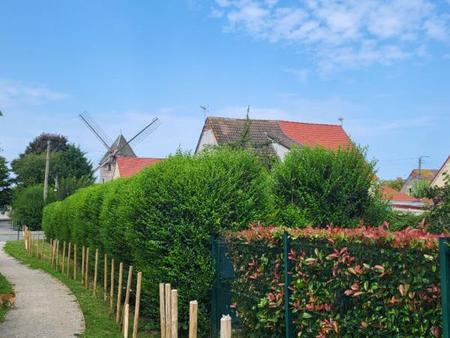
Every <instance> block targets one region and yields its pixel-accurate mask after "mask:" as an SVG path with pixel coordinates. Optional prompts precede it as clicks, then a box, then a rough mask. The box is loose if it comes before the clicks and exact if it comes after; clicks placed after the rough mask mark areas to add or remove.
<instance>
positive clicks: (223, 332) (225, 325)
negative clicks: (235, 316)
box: [220, 315, 231, 338]
mask: <svg viewBox="0 0 450 338" xmlns="http://www.w3.org/2000/svg"><path fill="white" fill-rule="evenodd" d="M220 338H231V317H230V316H229V315H226V316H222V318H221V319H220Z"/></svg>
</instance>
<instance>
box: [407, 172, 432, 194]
mask: <svg viewBox="0 0 450 338" xmlns="http://www.w3.org/2000/svg"><path fill="white" fill-rule="evenodd" d="M437 172H438V170H437V169H421V170H420V171H419V169H413V170H412V171H411V173H410V174H409V176H408V178H407V179H406V181H405V183H404V184H403V187H402V188H401V189H400V192H402V193H404V194H408V195H410V194H411V191H412V189H413V188H414V186H415V184H416V183H417V182H418V181H421V180H422V181H427V182H429V183H431V181H432V180H433V178H434V176H435V175H436V173H437Z"/></svg>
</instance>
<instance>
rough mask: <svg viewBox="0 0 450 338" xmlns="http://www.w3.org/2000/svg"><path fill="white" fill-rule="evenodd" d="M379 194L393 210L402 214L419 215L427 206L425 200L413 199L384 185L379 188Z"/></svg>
mask: <svg viewBox="0 0 450 338" xmlns="http://www.w3.org/2000/svg"><path fill="white" fill-rule="evenodd" d="M381 194H382V197H383V199H384V200H386V201H388V202H389V204H390V206H391V207H392V209H393V210H395V211H399V212H403V213H412V214H415V215H420V214H422V213H423V212H424V211H425V210H426V209H427V207H428V205H429V203H428V202H427V200H424V199H418V198H414V197H412V196H409V195H407V194H405V193H402V192H400V191H397V190H395V189H393V188H391V187H388V186H385V185H384V186H381Z"/></svg>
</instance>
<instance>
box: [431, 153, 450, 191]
mask: <svg viewBox="0 0 450 338" xmlns="http://www.w3.org/2000/svg"><path fill="white" fill-rule="evenodd" d="M446 175H450V156H448V157H447V159H446V160H445V161H444V163H442V166H441V168H440V169H439V170H438V171H437V173H436V175H434V177H433V180H432V181H431V186H432V187H443V186H444V185H445V176H446Z"/></svg>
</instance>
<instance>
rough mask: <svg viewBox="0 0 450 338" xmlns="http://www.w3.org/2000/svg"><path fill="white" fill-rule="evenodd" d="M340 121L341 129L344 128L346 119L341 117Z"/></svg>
mask: <svg viewBox="0 0 450 338" xmlns="http://www.w3.org/2000/svg"><path fill="white" fill-rule="evenodd" d="M338 120H339V123H340V125H341V127H343V126H344V118H343V117H342V116H341V117H340V118H338Z"/></svg>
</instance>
